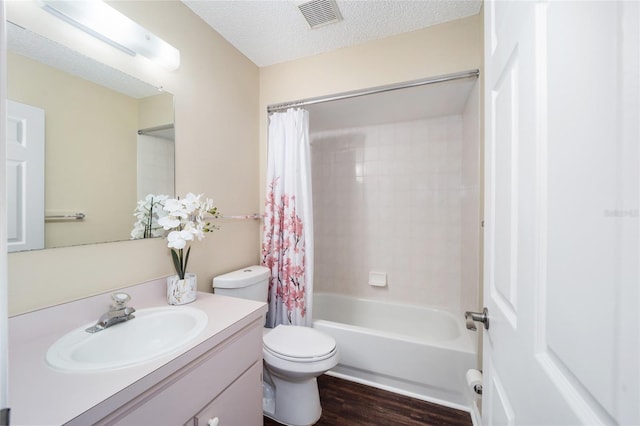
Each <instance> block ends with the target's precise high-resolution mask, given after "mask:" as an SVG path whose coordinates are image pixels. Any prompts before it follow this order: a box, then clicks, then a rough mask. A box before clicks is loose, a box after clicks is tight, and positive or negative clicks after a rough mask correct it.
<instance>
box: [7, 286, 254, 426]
mask: <svg viewBox="0 0 640 426" xmlns="http://www.w3.org/2000/svg"><path fill="white" fill-rule="evenodd" d="M165 286H166V284H165V280H164V279H160V280H155V281H151V282H148V283H144V284H140V285H136V286H132V287H128V288H125V289H121V290H119V291H124V292H126V293H128V294H130V295H131V297H132V299H131V302H130V303H129V305H130V306H133V307H135V308H136V309H138V310H139V309H143V308H149V307H155V306H167V303H166V293H165V288H166V287H165ZM109 304H110V293H106V294H101V295H97V296H93V297H89V298H86V299H82V300H78V301H73V302H69V303H64V304H62V305H57V306H54V307H50V308H46V309H42V310H39V311H35V312H30V313H26V314H22V315H17V316H14V317H11V318H9V398H10V401H9V402H10V407H11V423H12V424H16V425H54V424H55V425H59V424H64V423H67V422H69V421H71V420H73V419H75V418H77V417H78V416H81V415H83V414H86V412H87V411H88V410H93V411H106V410H108V407H107V406H108V405H110V404H105V401H107V400H110V401H111V402H115V403H119V402H120V401H122V402H126V401H128V400H130V399H132V398H133V397H135V396H137V395H139V394H140V393H142V392H143V391H145V390H146V389H148V388H150V387H151V386H153V385H154V384H156V383H158V382H159V381H160V380H162V379H163V378H164V377H166V376H168V375H169V374H172V373H173V372H175V371H177V370H179V369H180V368H182V367H184V366H185V365H187V364H189V362H191V361H192V360H194V359H196V358H197V357H198V356H200V355H202V354H204V353H206V352H207V351H209V350H211V349H212V348H213V347H215V346H216V345H218V344H220V343H221V342H223V341H225V339H227V338H229V337H230V336H232V335H233V334H235V333H237V332H238V331H239V330H241V329H243V328H244V327H246V326H248V325H249V324H251V323H253V322H255V321H258V320H260V319H261V316H262V315H263V314H264V312H266V305H265V304H264V303H261V302H254V301H250V300H243V299H236V298H230V297H225V296H218V295H214V294H210V293H200V292H199V293H198V298H197V300H196V301H194V302H192V303H189V304H188V305H185V306H189V307H192V308H197V309H202V310H203V311H205V312H206V313H207V315H208V318H209V321H208V324H207V326H206V327H205V329H204V331H202V332H201V333H200V334H199V335H198V336H197V337H196V338H195V339H194V340H192V341H191V342H189V343H188V344H187V345H186V346H183V347H182V348H181V349H180V350H178V351H176V352H173V353H170V354H167V355H164V356H162V357H160V358H157V359H154V360H152V361H149V362H146V363H144V364H141V365H136V366H131V367H127V368H121V369H116V370H110V371H100V372H89V373H87V372H82V373H80V372H61V371H57V370H55V369H53V368H51V367H50V366H48V365H47V363H46V360H45V356H46V353H47V350H48V349H49V347H50V346H51V345H52V344H53V343H54V342H55V341H56V340H58V339H59V338H60V337H61V336H63V335H64V334H66V333H68V332H69V331H71V330H73V329H76V328H78V327H80V326H82V325H84V324H87V323H91V322H95V321H96V320H97V318H98V317H99V316H100V315H101V314H102V313H104V312H106V311H107V310H108V308H109ZM134 321H135V319H134Z"/></svg>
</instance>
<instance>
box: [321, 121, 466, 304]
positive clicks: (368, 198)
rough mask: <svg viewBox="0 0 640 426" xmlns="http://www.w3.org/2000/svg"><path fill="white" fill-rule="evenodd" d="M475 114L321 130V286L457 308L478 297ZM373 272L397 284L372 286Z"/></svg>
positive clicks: (325, 289)
mask: <svg viewBox="0 0 640 426" xmlns="http://www.w3.org/2000/svg"><path fill="white" fill-rule="evenodd" d="M474 118H475V119H476V120H477V119H478V116H477V113H476V114H475V117H473V116H471V117H470V116H469V114H466V115H465V114H459V115H451V116H446V117H438V118H432V119H425V120H420V121H411V122H403V123H393V124H385V125H375V126H367V127H359V128H350V129H341V130H335V131H327V132H321V133H315V134H312V135H311V140H312V170H313V197H314V201H313V202H314V215H315V217H314V231H315V277H314V288H315V289H316V290H317V291H322V292H336V293H341V294H347V295H353V296H358V297H364V298H372V299H385V300H392V301H397V302H404V303H413V304H416V303H417V304H425V305H430V306H437V307H441V308H445V309H448V310H450V311H453V312H459V311H461V310H462V309H470V308H469V307H467V306H466V305H469V304H470V303H473V301H474V300H475V302H476V303H477V286H478V278H477V274H478V270H477V263H478V250H479V239H478V238H479V232H478V231H477V229H476V230H474V229H473V228H474V227H475V228H477V227H478V215H479V213H478V212H479V208H478V205H479V193H478V187H479V185H478V162H479V158H478V155H479V149H478V146H479V129H478V130H477V132H476V133H477V134H475V135H474V134H472V132H471V131H472V130H473V125H472V124H469V121H470V120H473V119H474ZM471 163H473V164H471ZM463 244H464V245H466V246H465V247H463ZM370 270H381V271H386V272H387V276H388V284H387V286H386V287H379V288H376V287H372V286H369V285H368V274H369V271H370ZM474 273H475V274H476V277H475V278H473V277H472V275H473V274H474ZM463 279H464V280H466V281H467V283H466V284H465V285H463V283H462V281H463ZM469 281H472V282H469ZM463 293H464V294H463ZM467 293H469V294H470V295H469V294H467ZM463 301H464V302H463ZM463 305H465V306H463ZM473 308H475V306H473Z"/></svg>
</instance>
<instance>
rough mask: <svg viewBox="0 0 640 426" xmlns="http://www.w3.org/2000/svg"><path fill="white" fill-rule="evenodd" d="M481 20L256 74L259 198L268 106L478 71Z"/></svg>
mask: <svg viewBox="0 0 640 426" xmlns="http://www.w3.org/2000/svg"><path fill="white" fill-rule="evenodd" d="M482 52H483V47H482V16H481V14H479V15H476V16H472V17H469V18H465V19H460V20H457V21H453V22H449V23H446V24H441V25H437V26H434V27H430V28H426V29H423V30H418V31H413V32H410V33H406V34H401V35H398V36H394V37H388V38H385V39H381V40H377V41H372V42H369V43H366V44H362V45H359V46H355V47H350V48H344V49H340V50H336V51H333V52H328V53H324V54H321V55H316V56H312V57H309V58H303V59H299V60H296V61H291V62H286V63H282V64H277V65H272V66H270V67H265V68H261V69H260V110H259V114H260V115H259V117H260V165H261V171H260V176H261V179H262V180H261V183H260V191H261V192H260V194H261V198H263V195H264V186H265V185H264V178H263V176H265V170H266V169H265V167H266V146H267V113H266V108H267V106H268V105H271V104H277V103H281V102H288V101H294V100H298V99H306V98H313V97H318V96H325V95H330V94H335V93H341V92H348V91H352V90H358V89H365V88H369V87H375V86H382V85H386V84H393V83H399V82H404V81H410V80H416V79H421V78H426V77H431V76H437V75H442V74H449V73H453V72H458V71H466V70H470V69H476V68H478V69H480V68H482Z"/></svg>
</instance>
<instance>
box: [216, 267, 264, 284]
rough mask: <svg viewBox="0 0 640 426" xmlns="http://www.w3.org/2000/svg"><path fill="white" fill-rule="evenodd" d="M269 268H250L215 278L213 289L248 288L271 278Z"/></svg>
mask: <svg viewBox="0 0 640 426" xmlns="http://www.w3.org/2000/svg"><path fill="white" fill-rule="evenodd" d="M269 272H270V271H269V268H267V267H265V266H258V265H254V266H248V267H246V268H242V269H238V270H237V271H233V272H228V273H226V274H223V275H219V276H217V277H213V288H240V287H247V286H250V285H253V284H256V283H259V282H260V281H263V280H265V279H267V278H268V277H269Z"/></svg>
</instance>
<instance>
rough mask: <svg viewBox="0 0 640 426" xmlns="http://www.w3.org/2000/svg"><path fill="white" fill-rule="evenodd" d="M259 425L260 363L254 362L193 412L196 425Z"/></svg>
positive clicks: (260, 400)
mask: <svg viewBox="0 0 640 426" xmlns="http://www.w3.org/2000/svg"><path fill="white" fill-rule="evenodd" d="M259 425H262V363H261V362H256V363H255V364H253V366H251V368H249V369H248V370H247V371H245V372H244V374H243V375H242V376H240V377H239V378H238V379H237V380H236V381H235V382H233V383H232V384H231V385H230V386H229V387H228V388H227V389H225V391H224V392H222V393H221V394H220V395H219V396H218V397H217V398H216V399H214V400H213V401H212V402H211V404H209V405H208V406H207V407H206V408H205V409H204V410H202V411H201V412H200V413H198V415H197V416H196V426H259Z"/></svg>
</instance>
